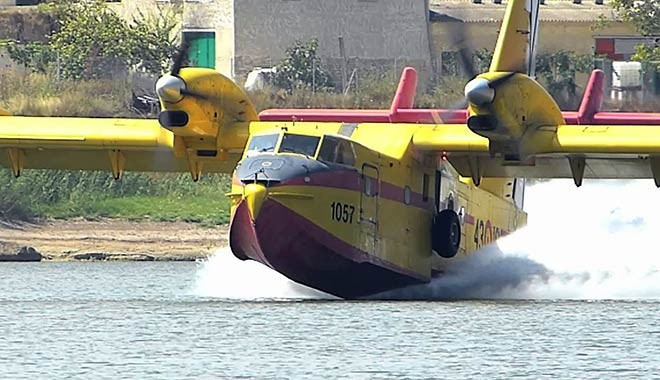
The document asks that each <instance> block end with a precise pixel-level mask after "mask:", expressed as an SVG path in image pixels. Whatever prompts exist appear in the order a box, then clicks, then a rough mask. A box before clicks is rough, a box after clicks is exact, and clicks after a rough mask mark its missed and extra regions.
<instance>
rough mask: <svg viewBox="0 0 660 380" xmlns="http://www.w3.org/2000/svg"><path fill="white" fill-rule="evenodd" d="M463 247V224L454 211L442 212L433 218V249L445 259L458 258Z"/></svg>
mask: <svg viewBox="0 0 660 380" xmlns="http://www.w3.org/2000/svg"><path fill="white" fill-rule="evenodd" d="M460 245H461V224H460V222H459V220H458V215H457V214H456V212H455V211H454V210H449V209H447V210H442V211H440V212H439V213H438V214H436V215H435V216H434V217H433V224H432V226H431V248H433V250H434V251H435V252H436V253H437V254H438V255H440V256H441V257H444V258H448V259H449V258H452V257H454V256H456V253H457V252H458V247H459V246H460Z"/></svg>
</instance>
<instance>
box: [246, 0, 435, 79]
mask: <svg viewBox="0 0 660 380" xmlns="http://www.w3.org/2000/svg"><path fill="white" fill-rule="evenodd" d="M234 12H235V14H234V18H235V25H234V28H235V29H234V30H235V33H236V34H235V60H236V61H235V65H234V67H235V73H236V74H237V76H239V75H243V74H245V73H247V72H248V71H249V70H251V69H252V68H253V67H255V66H271V65H274V64H277V63H278V62H279V61H280V60H281V59H282V58H283V57H284V54H285V51H286V49H287V48H288V47H290V46H291V45H293V43H294V42H295V41H296V40H300V41H308V40H310V39H311V38H316V39H318V40H319V51H318V53H319V56H320V57H321V59H322V60H323V62H324V63H325V64H327V65H328V66H330V67H332V71H333V74H335V75H336V74H337V70H336V67H337V66H341V64H340V63H339V65H337V64H336V62H340V61H339V58H340V57H341V55H340V49H339V37H340V36H341V37H342V38H343V40H344V46H345V52H346V56H347V58H348V59H349V61H353V62H356V63H355V64H359V65H364V67H365V70H369V67H373V66H385V67H393V65H394V64H395V61H396V60H410V61H416V62H425V64H424V65H421V66H420V67H423V68H426V67H427V66H428V65H429V64H430V53H429V48H430V46H429V40H428V30H427V22H426V20H427V16H428V12H427V7H426V2H425V1H424V0H406V1H401V0H332V1H328V0H269V1H264V0H235V1H234ZM356 58H359V59H357V60H356ZM349 75H350V71H349Z"/></svg>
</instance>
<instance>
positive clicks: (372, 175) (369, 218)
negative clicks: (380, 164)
mask: <svg viewBox="0 0 660 380" xmlns="http://www.w3.org/2000/svg"><path fill="white" fill-rule="evenodd" d="M361 179H362V191H361V192H360V241H361V246H362V247H361V248H362V249H363V250H364V251H365V252H367V253H369V254H375V253H376V244H377V242H378V195H379V193H380V177H379V173H378V168H377V167H376V166H373V165H370V164H364V165H362V178H361Z"/></svg>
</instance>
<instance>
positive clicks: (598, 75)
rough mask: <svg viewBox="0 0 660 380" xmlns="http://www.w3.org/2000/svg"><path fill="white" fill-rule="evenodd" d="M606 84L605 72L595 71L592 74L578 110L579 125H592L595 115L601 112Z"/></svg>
mask: <svg viewBox="0 0 660 380" xmlns="http://www.w3.org/2000/svg"><path fill="white" fill-rule="evenodd" d="M604 83H605V73H604V72H603V70H598V69H596V70H594V71H592V72H591V76H590V77H589V82H588V83H587V88H586V89H585V90H584V96H583V97H582V102H581V103H580V108H579V109H578V114H577V121H578V124H592V123H593V120H594V115H595V114H596V113H597V112H599V111H600V107H601V105H602V104H603V91H604V88H603V85H604Z"/></svg>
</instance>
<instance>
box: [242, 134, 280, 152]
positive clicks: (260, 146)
mask: <svg viewBox="0 0 660 380" xmlns="http://www.w3.org/2000/svg"><path fill="white" fill-rule="evenodd" d="M278 137H279V135H278V134H273V135H262V136H252V139H251V140H250V145H248V148H247V152H246V154H245V155H246V157H250V156H254V155H255V154H260V153H268V152H271V153H272V152H274V151H275V145H277V138H278Z"/></svg>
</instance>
